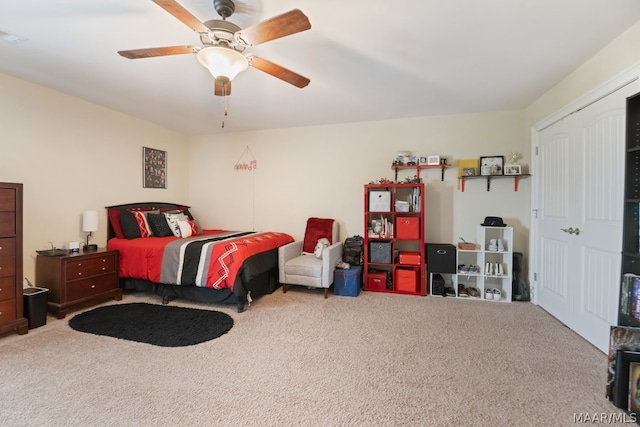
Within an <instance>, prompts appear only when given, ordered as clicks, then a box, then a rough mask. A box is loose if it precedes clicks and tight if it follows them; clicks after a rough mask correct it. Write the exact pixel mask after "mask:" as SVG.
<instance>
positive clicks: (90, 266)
mask: <svg viewBox="0 0 640 427" xmlns="http://www.w3.org/2000/svg"><path fill="white" fill-rule="evenodd" d="M115 265H116V259H115V256H113V255H106V256H103V257H97V258H89V259H86V258H85V259H79V260H70V261H69V262H67V266H66V273H67V280H76V279H81V278H83V277H91V276H96V275H98V274H105V273H111V272H114V271H115Z"/></svg>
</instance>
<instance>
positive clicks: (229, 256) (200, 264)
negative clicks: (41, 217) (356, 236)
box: [107, 230, 293, 289]
mask: <svg viewBox="0 0 640 427" xmlns="http://www.w3.org/2000/svg"><path fill="white" fill-rule="evenodd" d="M203 233H204V234H203V235H202V236H195V237H190V238H186V239H184V238H179V237H173V236H172V237H148V238H139V239H131V240H127V239H118V238H113V239H110V240H109V241H108V242H107V247H108V248H109V249H116V250H118V251H119V252H120V258H119V259H120V270H119V275H120V277H123V278H135V279H144V280H150V281H152V282H155V283H167V284H172V285H195V286H202V287H209V288H216V289H222V288H229V289H233V284H234V282H235V279H236V275H237V273H238V271H239V269H240V267H241V266H242V263H243V262H244V261H245V260H246V259H247V258H249V257H250V256H252V255H255V254H258V253H260V252H264V251H268V250H271V249H275V248H278V247H280V246H282V245H285V244H287V243H290V242H292V241H293V238H292V237H291V236H289V235H288V234H284V233H277V232H250V233H244V235H241V236H238V234H240V233H238V232H229V231H225V230H204V232H203ZM229 236H231V237H229Z"/></svg>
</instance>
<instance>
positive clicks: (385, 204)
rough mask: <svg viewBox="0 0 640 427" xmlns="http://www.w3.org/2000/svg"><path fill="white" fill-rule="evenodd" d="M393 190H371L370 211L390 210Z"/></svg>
mask: <svg viewBox="0 0 640 427" xmlns="http://www.w3.org/2000/svg"><path fill="white" fill-rule="evenodd" d="M390 211H391V192H390V191H370V192H369V212H390Z"/></svg>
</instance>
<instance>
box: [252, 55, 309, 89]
mask: <svg viewBox="0 0 640 427" xmlns="http://www.w3.org/2000/svg"><path fill="white" fill-rule="evenodd" d="M247 60H248V61H249V65H251V66H252V67H253V68H256V69H258V70H260V71H263V72H265V73H267V74H271V75H272V76H273V77H276V78H278V79H280V80H282V81H285V82H287V83H289V84H292V85H294V86H296V87H299V88H303V87H305V86H307V85H308V84H309V82H310V81H311V80H309V79H308V78H306V77H304V76H301V75H300V74H298V73H294V72H293V71H291V70H287V69H286V68H284V67H281V66H280V65H278V64H274V63H273V62H271V61H267V60H266V59H262V58H260V57H258V56H255V55H249V56H248V57H247Z"/></svg>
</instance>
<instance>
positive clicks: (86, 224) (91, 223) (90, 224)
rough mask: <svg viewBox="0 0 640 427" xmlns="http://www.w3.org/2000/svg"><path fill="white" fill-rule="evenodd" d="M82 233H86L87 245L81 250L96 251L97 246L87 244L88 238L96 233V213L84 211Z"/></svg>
mask: <svg viewBox="0 0 640 427" xmlns="http://www.w3.org/2000/svg"><path fill="white" fill-rule="evenodd" d="M82 231H84V232H87V233H89V234H87V243H86V244H85V245H84V246H83V248H82V250H83V251H85V252H91V251H97V250H98V245H95V244H92V245H90V244H89V237H91V236H93V232H94V231H98V212H97V211H85V212H83V213H82Z"/></svg>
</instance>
